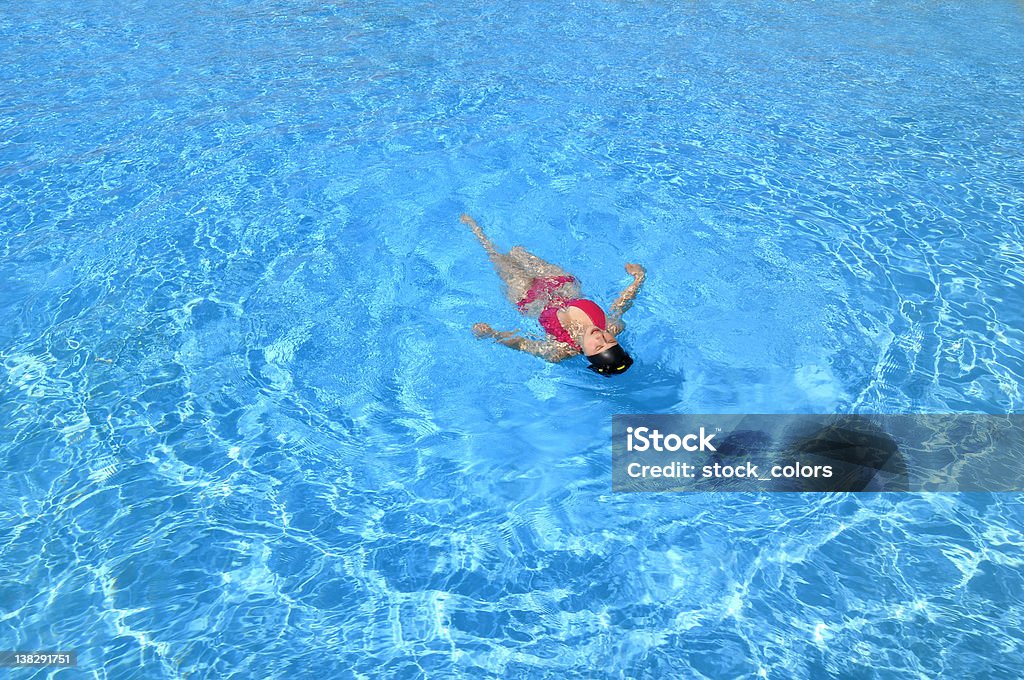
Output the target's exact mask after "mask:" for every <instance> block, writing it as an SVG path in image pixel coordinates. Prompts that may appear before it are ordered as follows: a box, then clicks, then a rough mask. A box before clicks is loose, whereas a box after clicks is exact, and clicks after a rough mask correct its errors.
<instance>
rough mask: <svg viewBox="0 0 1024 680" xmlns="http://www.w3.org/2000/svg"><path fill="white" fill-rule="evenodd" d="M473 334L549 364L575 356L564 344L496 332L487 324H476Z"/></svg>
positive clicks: (508, 332) (506, 332)
mask: <svg viewBox="0 0 1024 680" xmlns="http://www.w3.org/2000/svg"><path fill="white" fill-rule="evenodd" d="M473 332H474V333H475V334H476V336H477V337H478V338H494V339H495V340H496V341H497V342H500V343H501V344H503V345H505V346H506V347H511V348H512V349H517V350H519V351H520V352H526V353H528V354H532V355H534V356H538V357H540V358H542V359H546V360H547V361H551V362H555V363H557V362H559V361H562V360H563V359H568V358H569V357H571V356H573V355H574V354H576V352H575V351H573V349H572V348H571V347H570V346H569V345H566V344H565V343H562V342H554V341H552V340H533V339H531V338H524V337H523V336H521V335H516V332H517V331H496V330H494V329H493V328H491V327H490V326H488V325H487V324H484V323H478V324H476V325H475V326H473Z"/></svg>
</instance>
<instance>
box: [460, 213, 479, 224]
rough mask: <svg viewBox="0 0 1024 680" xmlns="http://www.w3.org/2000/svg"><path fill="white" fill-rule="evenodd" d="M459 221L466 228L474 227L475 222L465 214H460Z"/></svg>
mask: <svg viewBox="0 0 1024 680" xmlns="http://www.w3.org/2000/svg"><path fill="white" fill-rule="evenodd" d="M459 221H460V222H462V223H463V224H465V225H466V226H467V227H475V226H476V220H474V219H473V218H472V217H470V216H469V215H467V214H466V213H462V215H461V216H460V217H459Z"/></svg>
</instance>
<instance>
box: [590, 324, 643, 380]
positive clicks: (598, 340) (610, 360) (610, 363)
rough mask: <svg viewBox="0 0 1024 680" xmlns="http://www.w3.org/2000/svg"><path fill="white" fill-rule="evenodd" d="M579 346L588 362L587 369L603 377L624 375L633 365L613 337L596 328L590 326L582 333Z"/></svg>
mask: <svg viewBox="0 0 1024 680" xmlns="http://www.w3.org/2000/svg"><path fill="white" fill-rule="evenodd" d="M580 346H581V347H582V348H583V354H584V355H585V356H586V357H587V360H588V361H590V366H588V368H589V369H590V370H592V371H594V372H595V373H600V374H601V375H603V376H605V377H611V376H613V375H617V374H619V373H625V372H626V370H627V369H628V368H629V367H630V366H632V365H633V358H632V357H631V356H629V354H627V353H626V350H624V349H622V346H621V345H620V344H619V341H618V340H616V339H615V336H614V335H612V334H611V333H609V332H608V331H606V330H602V329H601V328H598V327H597V326H591V327H590V328H588V329H587V330H586V331H584V332H583V342H581V343H580Z"/></svg>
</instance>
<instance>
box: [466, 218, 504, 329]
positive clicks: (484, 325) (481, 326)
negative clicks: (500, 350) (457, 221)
mask: <svg viewBox="0 0 1024 680" xmlns="http://www.w3.org/2000/svg"><path fill="white" fill-rule="evenodd" d="M463 217H465V215H463ZM473 335H475V336H476V337H478V338H493V337H494V336H495V335H496V333H495V332H494V329H493V328H491V325H490V324H487V323H475V324H473Z"/></svg>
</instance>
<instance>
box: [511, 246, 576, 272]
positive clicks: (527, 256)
mask: <svg viewBox="0 0 1024 680" xmlns="http://www.w3.org/2000/svg"><path fill="white" fill-rule="evenodd" d="M508 256H509V257H510V258H512V259H513V260H515V261H516V262H517V263H518V264H519V266H520V267H522V268H523V269H525V270H527V271H528V272H530V273H531V274H532V275H533V276H537V277H540V276H566V275H568V273H569V272H567V271H565V270H564V269H562V268H561V267H559V266H558V265H557V264H551V263H550V262H548V261H546V260H542V259H541V258H539V257H537V256H536V255H534V254H533V253H531V252H529V251H528V250H526V248H523V247H522V246H512V250H510V251H509V252H508Z"/></svg>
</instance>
